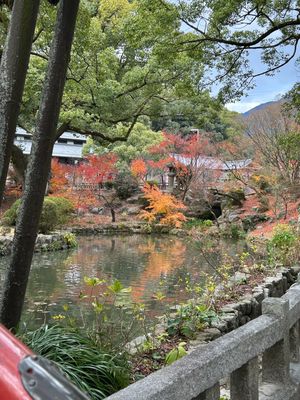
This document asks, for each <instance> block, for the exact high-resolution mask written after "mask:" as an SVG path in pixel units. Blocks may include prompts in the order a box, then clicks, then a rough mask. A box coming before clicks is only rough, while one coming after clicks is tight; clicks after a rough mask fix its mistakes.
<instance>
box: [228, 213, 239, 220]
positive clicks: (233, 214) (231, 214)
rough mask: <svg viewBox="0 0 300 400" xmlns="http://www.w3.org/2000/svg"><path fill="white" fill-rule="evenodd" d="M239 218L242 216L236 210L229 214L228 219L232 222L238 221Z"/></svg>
mask: <svg viewBox="0 0 300 400" xmlns="http://www.w3.org/2000/svg"><path fill="white" fill-rule="evenodd" d="M239 220H240V216H239V214H237V213H236V212H232V213H230V214H229V215H228V216H227V221H228V222H230V223H232V222H237V221H239Z"/></svg>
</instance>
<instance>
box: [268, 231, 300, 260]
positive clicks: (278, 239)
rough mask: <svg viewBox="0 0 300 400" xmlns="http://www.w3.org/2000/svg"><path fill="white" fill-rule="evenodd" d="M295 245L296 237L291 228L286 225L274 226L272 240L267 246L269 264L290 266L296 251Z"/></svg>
mask: <svg viewBox="0 0 300 400" xmlns="http://www.w3.org/2000/svg"><path fill="white" fill-rule="evenodd" d="M296 243H297V235H296V234H295V232H294V229H293V227H291V226H289V225H287V224H278V225H277V226H275V228H274V229H273V235H272V238H271V239H270V240H269V242H268V245H267V249H268V254H269V260H270V262H271V263H274V262H280V263H284V264H291V263H292V262H293V256H294V252H295V250H296Z"/></svg>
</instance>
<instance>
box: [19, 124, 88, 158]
mask: <svg viewBox="0 0 300 400" xmlns="http://www.w3.org/2000/svg"><path fill="white" fill-rule="evenodd" d="M16 136H17V137H16V138H15V141H14V143H15V144H16V145H17V146H18V147H20V148H21V149H22V151H23V153H24V154H30V151H31V144H32V142H31V137H32V134H31V133H29V132H26V131H25V130H24V129H23V128H20V127H17V130H16ZM20 137H22V138H24V139H21V140H20V139H19V138H20ZM61 138H62V139H69V140H75V141H76V140H78V139H80V141H81V142H82V143H78V144H77V143H57V142H56V143H55V144H54V147H53V152H52V156H53V157H64V158H75V159H79V158H82V147H83V142H86V137H85V136H84V135H80V134H79V133H76V132H65V133H63V134H62V135H61Z"/></svg>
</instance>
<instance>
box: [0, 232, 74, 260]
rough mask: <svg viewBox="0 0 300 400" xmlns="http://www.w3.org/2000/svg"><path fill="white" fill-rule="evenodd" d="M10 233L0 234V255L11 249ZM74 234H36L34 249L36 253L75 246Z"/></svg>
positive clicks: (7, 252) (8, 252)
mask: <svg viewBox="0 0 300 400" xmlns="http://www.w3.org/2000/svg"><path fill="white" fill-rule="evenodd" d="M12 242H13V236H12V235H3V236H0V256H8V255H10V254H11V251H12ZM75 242H76V240H75V236H74V235H71V236H70V233H69V232H55V233H52V234H49V235H42V234H40V235H38V237H37V240H36V243H35V248H34V251H35V252H36V253H41V252H44V251H45V252H46V251H56V250H65V249H69V248H71V247H74V246H75Z"/></svg>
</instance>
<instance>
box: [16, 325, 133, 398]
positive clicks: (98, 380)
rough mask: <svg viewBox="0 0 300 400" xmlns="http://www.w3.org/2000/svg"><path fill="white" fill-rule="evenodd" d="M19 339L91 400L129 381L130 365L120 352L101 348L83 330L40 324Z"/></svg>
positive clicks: (110, 392)
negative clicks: (64, 375) (114, 353)
mask: <svg viewBox="0 0 300 400" xmlns="http://www.w3.org/2000/svg"><path fill="white" fill-rule="evenodd" d="M21 339H22V340H23V342H25V343H26V344H27V345H28V346H29V347H30V348H31V349H32V350H33V351H34V352H35V353H37V354H40V355H41V356H44V357H46V358H48V359H49V360H51V361H53V362H54V363H56V364H57V366H58V367H59V368H60V370H61V371H62V372H63V373H64V374H66V375H67V376H68V377H69V378H70V379H71V381H72V382H73V383H74V384H75V385H76V386H78V387H79V388H80V389H81V390H82V391H84V392H86V393H87V394H88V395H89V396H90V397H91V399H95V400H100V399H104V398H105V397H107V396H109V395H110V394H112V393H115V392H117V391H118V390H120V389H122V388H123V387H125V386H127V385H128V384H129V367H128V364H127V362H126V360H125V359H124V357H122V356H120V355H111V354H109V353H106V352H104V351H103V350H101V349H100V348H99V347H98V346H97V345H96V344H95V342H94V341H93V340H92V339H90V338H89V337H87V336H85V335H84V334H82V333H80V334H79V333H78V332H76V331H73V330H70V329H68V328H65V327H61V326H57V325H56V326H51V327H48V326H45V325H44V326H42V327H40V328H38V329H37V330H35V331H32V332H26V333H25V334H23V335H22V337H21Z"/></svg>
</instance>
